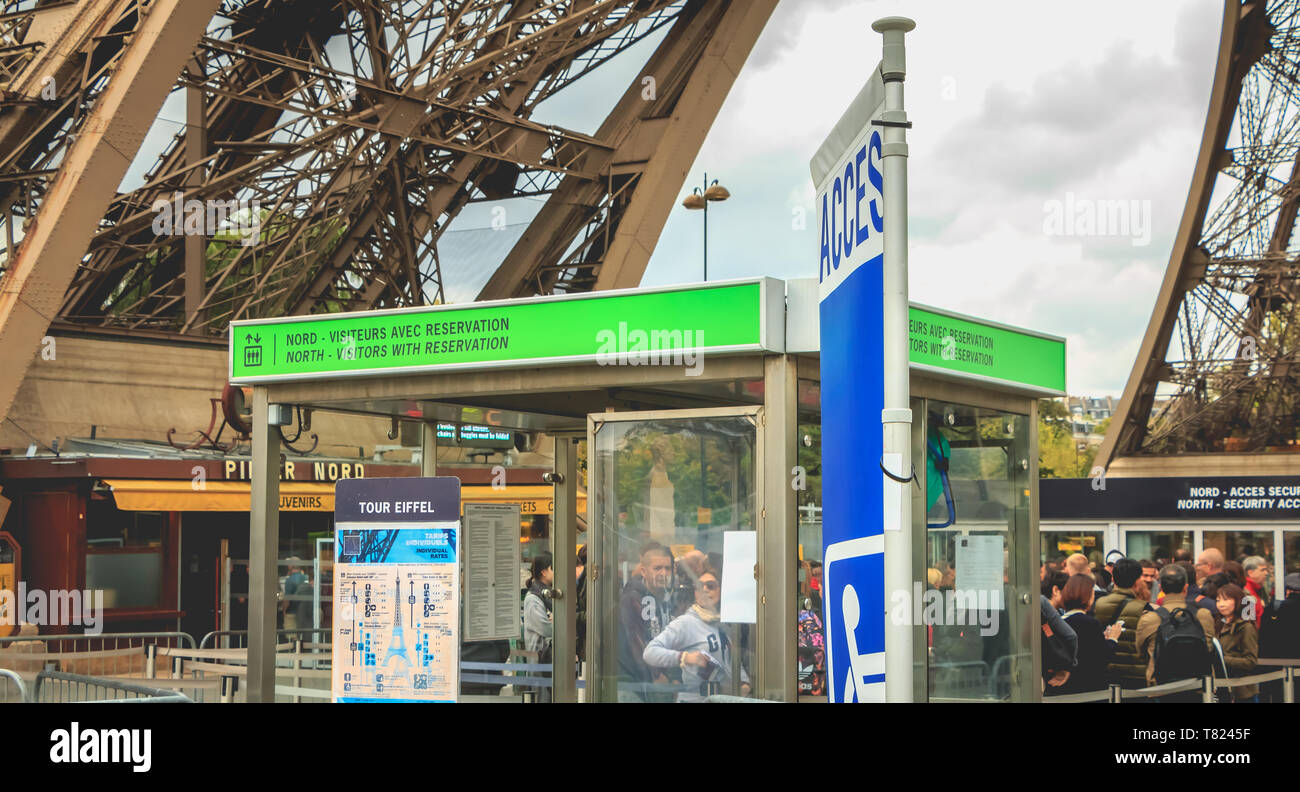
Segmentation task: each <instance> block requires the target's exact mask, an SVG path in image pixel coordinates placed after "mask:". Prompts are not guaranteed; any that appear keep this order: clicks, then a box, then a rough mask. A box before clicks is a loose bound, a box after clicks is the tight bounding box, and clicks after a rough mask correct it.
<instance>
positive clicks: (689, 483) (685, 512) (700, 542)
mask: <svg viewBox="0 0 1300 792" xmlns="http://www.w3.org/2000/svg"><path fill="white" fill-rule="evenodd" d="M761 414H762V410H761V408H757V407H751V408H721V409H705V410H680V411H677V410H673V411H661V412H647V413H607V414H599V415H592V416H589V418H588V445H587V447H588V449H590V451H589V459H588V465H589V474H590V480H591V486H590V489H589V511H588V524H589V525H590V526H591V529H592V530H591V532H590V536H591V555H594V557H595V559H596V561H595V562H594V563H595V569H594V570H593V573H592V576H591V582H590V585H591V591H590V594H589V598H588V630H589V634H588V657H589V658H590V660H591V673H590V675H589V677H588V683H589V685H590V686H591V687H590V689H591V691H592V695H591V697H590V698H591V700H594V701H610V702H612V701H622V702H689V701H701V700H703V699H704V698H705V697H707V696H709V695H711V694H729V695H738V696H743V695H748V694H749V692H750V690H751V688H752V683H753V678H752V677H753V675H754V674H755V671H756V669H755V661H756V654H755V648H756V647H757V646H758V645H759V644H758V636H757V623H756V622H757V598H758V594H757V581H756V579H755V577H756V562H757V548H758V541H757V540H758V534H757V531H756V526H757V524H758V520H757V516H758V513H759V510H761V508H762V507H761V504H760V502H759V497H758V495H757V493H758V492H759V491H760V482H759V481H758V479H757V475H758V471H759V469H760V467H761V466H759V465H758V464H757V461H758V460H759V459H761V450H760V449H759V447H758V442H759V441H758V433H757V429H756V427H757V422H758V421H759V420H761V417H760V416H761ZM589 560H590V559H589Z"/></svg>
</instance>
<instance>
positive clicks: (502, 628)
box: [461, 503, 520, 643]
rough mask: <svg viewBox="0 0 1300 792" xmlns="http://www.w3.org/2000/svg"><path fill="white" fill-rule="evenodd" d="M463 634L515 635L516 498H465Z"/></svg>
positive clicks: (470, 637)
mask: <svg viewBox="0 0 1300 792" xmlns="http://www.w3.org/2000/svg"><path fill="white" fill-rule="evenodd" d="M464 537H465V541H464V545H463V546H464V551H463V556H464V558H465V596H464V608H465V610H464V621H463V626H462V630H461V635H462V636H463V638H462V640H463V641H464V642H465V643H469V642H471V641H488V640H500V639H503V638H515V637H517V636H518V635H519V611H520V604H519V504H517V503H466V504H465V528H464Z"/></svg>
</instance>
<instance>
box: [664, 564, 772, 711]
mask: <svg viewBox="0 0 1300 792" xmlns="http://www.w3.org/2000/svg"><path fill="white" fill-rule="evenodd" d="M721 594H722V591H721V581H720V579H719V577H718V573H717V572H715V571H714V570H713V569H712V568H711V567H705V569H704V571H703V572H701V573H700V576H699V578H698V579H697V580H696V581H695V604H694V605H692V606H691V607H690V608H689V609H687V611H686V612H685V613H683V614H682V615H681V616H678V617H677V618H676V619H673V620H672V621H671V622H669V623H668V626H667V627H666V628H664V631H663V632H661V633H659V635H657V636H655V638H654V640H652V641H650V643H648V644H646V648H645V652H644V654H643V655H642V659H644V660H645V662H646V664H647V665H650V666H653V667H656V668H673V667H675V666H676V667H680V668H681V669H682V683H683V684H684V685H685V687H686V689H685V690H684V691H683V692H681V693H679V694H678V696H677V700H678V701H703V700H704V698H705V697H706V696H708V695H710V694H712V693H728V692H732V691H731V690H730V689H729V688H730V686H731V683H732V679H731V642H730V641H729V640H728V639H727V633H726V631H725V630H724V629H723V627H722V623H721V614H720V613H719V612H718V603H719V602H720V601H721ZM740 681H741V684H740V695H742V696H744V695H748V694H749V676H748V675H747V674H746V673H745V669H744V668H743V667H742V668H741V669H740Z"/></svg>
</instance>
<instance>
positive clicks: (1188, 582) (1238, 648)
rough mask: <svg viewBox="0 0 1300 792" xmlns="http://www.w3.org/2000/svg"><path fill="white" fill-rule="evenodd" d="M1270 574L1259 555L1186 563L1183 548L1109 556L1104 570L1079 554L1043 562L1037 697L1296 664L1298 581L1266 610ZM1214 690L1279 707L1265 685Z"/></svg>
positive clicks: (1218, 555)
mask: <svg viewBox="0 0 1300 792" xmlns="http://www.w3.org/2000/svg"><path fill="white" fill-rule="evenodd" d="M1162 561H1163V560H1162ZM1270 574H1271V569H1270V565H1269V563H1268V561H1267V560H1266V559H1264V558H1263V557H1261V556H1258V555H1246V556H1243V557H1242V558H1241V559H1239V560H1236V561H1231V560H1227V559H1225V558H1224V556H1223V553H1222V552H1221V551H1219V550H1218V549H1215V548H1206V549H1205V550H1204V552H1202V553H1201V554H1200V555H1199V556H1197V558H1196V561H1195V563H1193V562H1192V554H1191V551H1189V550H1180V551H1179V552H1177V553H1176V554H1175V555H1174V557H1173V558H1172V559H1169V560H1168V561H1163V563H1157V562H1154V561H1150V560H1147V559H1141V560H1135V559H1131V558H1126V557H1123V556H1122V554H1120V553H1118V552H1112V553H1111V555H1110V556H1108V557H1107V559H1106V561H1105V563H1104V564H1100V563H1090V562H1089V560H1088V558H1087V557H1086V556H1084V555H1082V554H1080V553H1075V554H1074V555H1071V556H1069V557H1067V558H1065V559H1063V560H1062V561H1056V562H1049V563H1044V564H1043V565H1042V570H1041V580H1042V599H1041V605H1042V614H1043V618H1042V633H1043V635H1042V657H1043V665H1042V667H1043V692H1044V695H1048V696H1053V695H1065V694H1071V693H1086V692H1092V691H1098V690H1104V689H1106V687H1107V685H1109V684H1119V685H1120V686H1122V687H1124V688H1126V689H1135V688H1140V687H1150V686H1154V685H1159V684H1165V683H1168V682H1174V681H1178V680H1182V679H1189V678H1193V677H1202V676H1206V675H1212V676H1214V677H1215V678H1216V679H1229V680H1231V679H1233V678H1239V677H1246V676H1250V675H1252V674H1257V673H1262V672H1263V671H1266V670H1269V669H1267V668H1261V667H1260V666H1259V659H1260V658H1261V657H1277V658H1295V657H1300V573H1291V574H1289V575H1287V576H1286V577H1285V579H1284V582H1283V585H1284V589H1285V592H1286V596H1285V597H1284V598H1283V599H1282V600H1279V601H1276V602H1275V601H1274V598H1273V597H1272V596H1271V594H1272V587H1271V585H1270ZM1218 691H1219V692H1218V694H1217V695H1218V696H1219V700H1221V701H1235V702H1255V701H1260V700H1262V699H1279V700H1280V698H1279V697H1280V686H1278V689H1277V690H1274V689H1273V685H1272V684H1269V685H1266V686H1264V689H1263V690H1261V688H1260V686H1257V685H1237V686H1233V687H1231V688H1228V689H1226V691H1225V690H1224V689H1222V688H1220V689H1218ZM1199 695H1200V694H1199V693H1195V692H1193V693H1191V694H1190V695H1188V694H1173V695H1170V696H1164V697H1161V698H1162V700H1174V699H1179V698H1182V699H1188V700H1191V699H1199Z"/></svg>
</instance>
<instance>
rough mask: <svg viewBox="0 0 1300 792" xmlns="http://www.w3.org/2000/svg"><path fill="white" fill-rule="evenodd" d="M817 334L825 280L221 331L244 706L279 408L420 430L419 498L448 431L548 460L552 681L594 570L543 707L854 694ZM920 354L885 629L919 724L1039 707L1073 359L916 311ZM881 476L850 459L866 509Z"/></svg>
mask: <svg viewBox="0 0 1300 792" xmlns="http://www.w3.org/2000/svg"><path fill="white" fill-rule="evenodd" d="M817 321H818V307H817V284H816V281H815V279H800V280H791V281H780V280H775V279H772V278H756V279H748V280H736V281H724V282H713V283H705V284H690V285H682V286H673V287H664V288H648V289H634V290H622V291H611V292H601V293H597V294H582V295H571V296H559V297H544V298H527V299H518V300H507V301H499V302H484V303H471V304H465V305H448V306H433V307H427V308H412V309H398V310H388V311H374V312H367V313H357V314H334V315H329V316H300V317H286V318H283V319H274V320H257V321H249V322H236V323H234V324H233V325H232V327H231V339H230V354H231V376H230V380H231V382H232V383H234V384H238V385H245V386H251V387H252V390H253V394H252V396H253V398H252V403H253V413H254V415H253V420H254V427H255V429H254V442H255V446H254V470H253V482H252V491H253V494H252V549H251V557H252V563H251V567H252V575H253V578H254V579H253V581H252V598H253V601H254V603H255V604H257V603H263V605H261V606H258V607H253V608H250V647H251V651H250V659H249V666H250V668H249V676H248V685H249V691H248V692H249V700H271V698H272V697H273V695H274V692H273V691H274V688H273V683H272V681H271V679H272V676H273V674H274V666H273V663H274V660H273V657H272V654H273V651H274V636H273V633H272V632H271V628H273V627H274V624H275V621H274V615H273V612H272V611H271V610H270V608H272V607H273V600H274V597H273V596H272V598H271V602H270V603H267V602H266V600H265V599H264V598H259V590H260V591H261V592H266V591H270V592H272V593H273V592H274V591H275V589H274V583H275V581H274V578H273V565H274V562H275V558H274V553H275V548H276V546H277V541H276V532H277V530H278V523H277V519H278V517H277V512H276V511H275V508H274V507H275V505H276V504H277V502H278V500H277V494H278V486H279V480H278V477H277V476H276V475H274V474H272V475H269V476H268V475H266V474H267V472H268V471H274V470H275V469H276V463H277V461H278V456H279V453H280V452H279V448H278V438H277V437H276V433H275V432H265V431H257V428H258V427H266V426H267V425H268V421H274V420H276V418H277V416H279V415H283V414H285V413H287V412H288V411H289V410H288V409H287V408H290V407H301V408H305V409H311V410H333V411H345V412H355V413H363V414H368V415H382V416H389V417H391V418H392V419H393V420H394V421H395V422H397V421H412V422H418V423H420V424H422V425H423V427H424V429H423V431H422V437H423V446H424V448H423V454H422V459H423V466H424V470H423V473H424V475H434V472H435V471H434V470H433V460H434V459H435V454H434V453H433V450H434V445H435V443H436V433H435V431H434V430H433V427H434V426H436V425H437V424H438V423H449V422H450V423H459V422H464V423H473V424H485V423H486V424H489V425H492V426H495V427H500V428H502V429H508V430H511V431H514V432H522V433H544V434H545V435H546V436H549V437H550V438H552V439H553V442H554V465H555V467H554V471H555V475H554V477H553V478H554V486H555V514H554V519H553V523H552V526H551V543H552V545H551V547H552V551H553V552H554V580H555V583H554V584H553V596H552V618H553V633H554V635H553V644H552V646H553V655H554V657H555V658H563V657H570V658H576V657H577V640H578V635H577V625H578V620H577V619H576V613H575V610H576V599H577V597H576V596H575V594H576V591H575V583H574V581H575V578H576V570H575V564H576V558H575V548H576V547H578V546H579V545H586V546H587V548H588V555H587V559H588V566H587V569H586V576H587V579H588V587H587V595H586V602H587V617H586V635H585V652H584V656H583V658H582V660H583V661H584V664H583V665H582V666H581V668H582V673H581V678H580V679H575V676H576V675H571V674H563V673H561V674H557V675H555V677H554V679H553V680H552V684H553V688H552V696H553V699H554V700H556V701H572V700H578V699H579V697H580V696H581V698H582V699H583V700H587V701H627V702H634V701H694V700H700V699H701V698H703V697H705V696H707V695H710V694H724V695H725V694H731V695H738V696H750V697H756V698H763V699H775V700H783V701H794V700H817V699H818V698H821V699H824V697H825V690H826V689H827V687H828V686H829V685H834V684H838V685H839V686H840V687H841V688H842V687H843V683H844V681H843V680H838V681H836V680H826V679H825V678H824V676H825V674H824V652H823V651H822V637H821V635H820V632H821V624H822V621H821V617H822V614H821V597H820V594H821V590H820V560H821V552H822V551H821V530H820V516H819V515H820V503H821V491H820V481H821V468H820V438H821V434H822V432H853V431H855V427H853V426H833V427H823V426H821V423H820V413H819V381H820V376H819V368H818V359H819V356H818V324H817ZM911 335H912V339H911V346H912V352H911V369H912V374H911V397H912V410H913V422H914V423H913V427H914V429H913V438H914V443H913V457H914V460H915V467H916V476H917V482H916V484H915V485H914V486H913V487H912V493H913V515H914V521H913V525H912V529H913V537H914V542H915V544H914V550H913V559H914V569H913V580H914V584H913V591H911V592H903V593H898V596H905V597H909V598H913V599H914V600H915V601H914V602H913V601H911V600H909V601H908V603H906V606H905V607H898V604H899V603H898V602H895V603H894V604H895V607H894V608H893V611H892V615H891V614H882V615H881V617H882V618H906V619H909V620H910V621H909V623H910V624H913V625H914V627H913V635H914V640H913V647H914V655H915V668H916V673H915V694H916V697H917V700H926V699H927V698H928V699H931V700H934V699H991V700H1032V699H1034V698H1036V697H1037V696H1038V695H1039V683H1038V679H1039V672H1038V647H1039V641H1038V639H1037V635H1038V622H1037V620H1038V607H1037V603H1038V599H1037V589H1038V576H1037V574H1036V571H1037V569H1038V562H1037V559H1038V555H1039V548H1038V526H1037V521H1038V509H1037V499H1038V484H1037V453H1036V432H1035V427H1036V425H1037V421H1036V399H1037V398H1038V397H1041V396H1054V395H1062V394H1063V393H1064V384H1065V383H1064V356H1065V350H1064V341H1063V340H1062V339H1059V338H1053V337H1050V336H1044V335H1042V334H1038V333H1032V332H1028V331H1024V330H1017V329H1014V328H1009V327H1005V326H1001V325H997V324H993V323H990V322H984V321H981V320H975V319H971V318H969V317H962V316H958V315H955V314H951V313H948V312H944V311H939V310H936V309H933V308H926V307H922V306H913V308H912V322H911ZM861 420H862V421H863V422H864V423H865V422H869V421H879V420H880V416H879V415H876V414H865V413H864V414H863V415H862V416H861ZM879 454H880V450H879V449H874V448H863V449H862V455H861V463H862V467H863V482H864V486H873V485H874V482H875V481H876V478H875V477H876V476H878V475H880V474H879V472H878V458H879ZM505 475H506V477H507V480H508V479H509V469H508V468H507V469H506V473H505ZM584 486H585V489H586V491H587V511H586V514H585V515H583V516H585V530H583V532H581V533H580V522H579V519H578V518H579V516H580V515H579V514H578V513H577V504H578V497H577V495H578V492H579V489H580V488H581V487H584ZM862 520H863V524H864V525H872V526H876V525H879V521H880V515H878V514H863V515H862ZM877 530H878V529H877ZM259 570H262V571H261V572H260V573H259ZM259 577H260V579H261V582H260V583H259V582H258V579H259ZM502 585H518V580H517V579H515V580H514V581H513V582H511V581H509V580H503V582H502ZM259 586H260V587H261V588H260V589H259ZM268 586H269V588H268ZM974 589H981V590H984V589H988V590H989V591H990V592H992V594H991V595H990V597H986V599H984V600H980V601H979V602H977V603H975V605H972V606H970V607H967V604H966V603H965V601H964V597H963V596H956V595H957V594H961V593H962V592H963V590H974ZM936 599H937V601H938V602H939V603H941V605H940V606H935V600H936ZM886 601H887V602H889V601H890V600H889V599H888V598H887V600H886ZM976 606H978V607H977V608H976ZM972 608H976V609H975V610H972ZM263 611H265V614H263ZM977 611H978V612H977ZM254 612H256V613H254ZM914 616H915V618H914ZM259 619H260V621H259ZM557 667H558V666H557ZM580 689H581V694H580V693H579V690H580Z"/></svg>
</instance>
